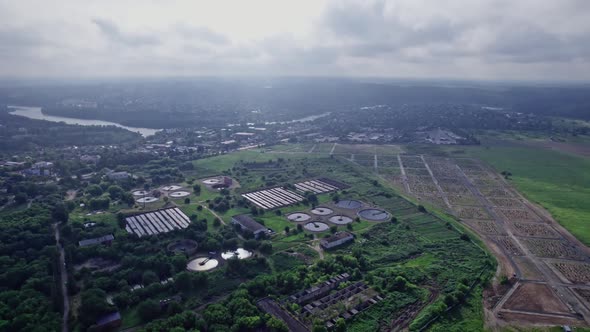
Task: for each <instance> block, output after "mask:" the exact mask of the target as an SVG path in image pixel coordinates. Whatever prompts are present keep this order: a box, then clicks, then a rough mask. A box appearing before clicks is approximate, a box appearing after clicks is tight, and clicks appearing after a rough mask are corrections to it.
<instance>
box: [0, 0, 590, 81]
mask: <svg viewBox="0 0 590 332" xmlns="http://www.w3.org/2000/svg"><path fill="white" fill-rule="evenodd" d="M588 17H590V1H586V0H561V1H553V0H519V1H511V0H480V1H472V0H446V1H444V2H443V1H438V0H391V1H384V0H372V1H361V0H358V1H353V0H333V1H319V0H304V1H278V0H260V1H255V0H254V1H230V0H220V1H205V0H198V1H197V0H195V1H190V0H185V1H180V0H178V1H163V0H150V1H140V0H120V1H116V0H102V1H77V0H62V1H59V2H55V3H49V2H47V1H42V0H20V1H10V0H0V22H2V23H0V55H1V56H2V58H3V60H2V66H0V76H17V77H22V76H40V77H42V76H67V77H76V76H113V75H115V76H169V75H186V76H194V75H310V76H315V75H331V76H339V75H346V76H354V75H356V76H392V77H419V78H429V77H432V78H444V77H447V78H467V79H477V78H481V79H547V80H550V79H585V80H587V79H590V70H588V68H590V66H589V64H590V42H589V40H588V37H587V36H588V35H590V20H588V19H587V18H588ZM584 69H586V70H584Z"/></svg>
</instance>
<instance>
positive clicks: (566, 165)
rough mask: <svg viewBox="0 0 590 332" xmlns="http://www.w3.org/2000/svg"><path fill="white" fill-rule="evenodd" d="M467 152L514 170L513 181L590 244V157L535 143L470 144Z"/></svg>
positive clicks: (523, 191)
mask: <svg viewBox="0 0 590 332" xmlns="http://www.w3.org/2000/svg"><path fill="white" fill-rule="evenodd" d="M464 150H465V154H466V155H468V156H473V157H476V158H479V159H481V160H483V161H485V162H486V163H488V164H490V165H492V166H493V167H494V168H495V169H496V170H497V171H498V172H501V171H504V170H506V171H509V172H510V173H512V176H511V177H510V182H511V183H513V184H514V186H515V187H516V188H517V189H518V190H519V191H520V192H521V193H523V194H524V195H525V196H526V197H527V198H528V199H530V200H531V201H533V202H535V203H538V204H539V205H541V206H543V207H544V208H545V209H547V210H548V211H549V212H550V213H551V215H552V216H553V217H554V218H555V219H556V220H557V221H558V222H559V223H560V224H561V225H563V226H564V227H565V228H566V229H567V230H568V231H570V232H571V233H572V234H573V235H574V236H575V237H577V238H578V239H579V240H580V241H582V242H583V243H584V244H586V245H590V205H589V204H588V202H590V172H588V170H589V169H590V159H588V158H584V157H580V156H576V155H572V154H567V153H562V152H558V151H554V150H548V149H542V148H538V147H531V146H492V147H489V148H484V147H467V148H465V149H464Z"/></svg>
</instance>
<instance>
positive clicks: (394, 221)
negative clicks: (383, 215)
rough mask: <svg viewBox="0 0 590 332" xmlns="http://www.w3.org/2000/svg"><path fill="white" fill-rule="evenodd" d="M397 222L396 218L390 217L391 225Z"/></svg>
mask: <svg viewBox="0 0 590 332" xmlns="http://www.w3.org/2000/svg"><path fill="white" fill-rule="evenodd" d="M396 222H397V218H396V217H394V216H391V223H392V224H395V223H396Z"/></svg>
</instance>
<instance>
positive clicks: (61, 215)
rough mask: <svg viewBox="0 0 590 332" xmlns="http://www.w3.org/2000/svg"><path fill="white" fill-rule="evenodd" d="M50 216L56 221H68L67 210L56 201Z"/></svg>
mask: <svg viewBox="0 0 590 332" xmlns="http://www.w3.org/2000/svg"><path fill="white" fill-rule="evenodd" d="M51 218H53V220H55V221H57V222H68V219H69V212H68V210H67V208H66V206H65V205H64V204H63V203H58V204H56V205H55V206H54V207H53V211H51Z"/></svg>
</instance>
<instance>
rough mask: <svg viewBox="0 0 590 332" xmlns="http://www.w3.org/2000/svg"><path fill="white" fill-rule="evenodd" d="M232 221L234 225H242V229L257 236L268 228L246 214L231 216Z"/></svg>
mask: <svg viewBox="0 0 590 332" xmlns="http://www.w3.org/2000/svg"><path fill="white" fill-rule="evenodd" d="M231 222H232V224H234V225H240V228H241V229H242V231H246V230H247V231H250V232H252V233H253V234H254V236H255V237H257V238H258V237H259V236H260V234H262V233H265V232H266V231H267V228H266V227H264V226H263V225H261V224H260V223H258V222H257V221H256V220H254V219H252V218H251V217H250V216H248V215H246V214H239V215H236V216H233V217H232V218H231Z"/></svg>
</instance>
